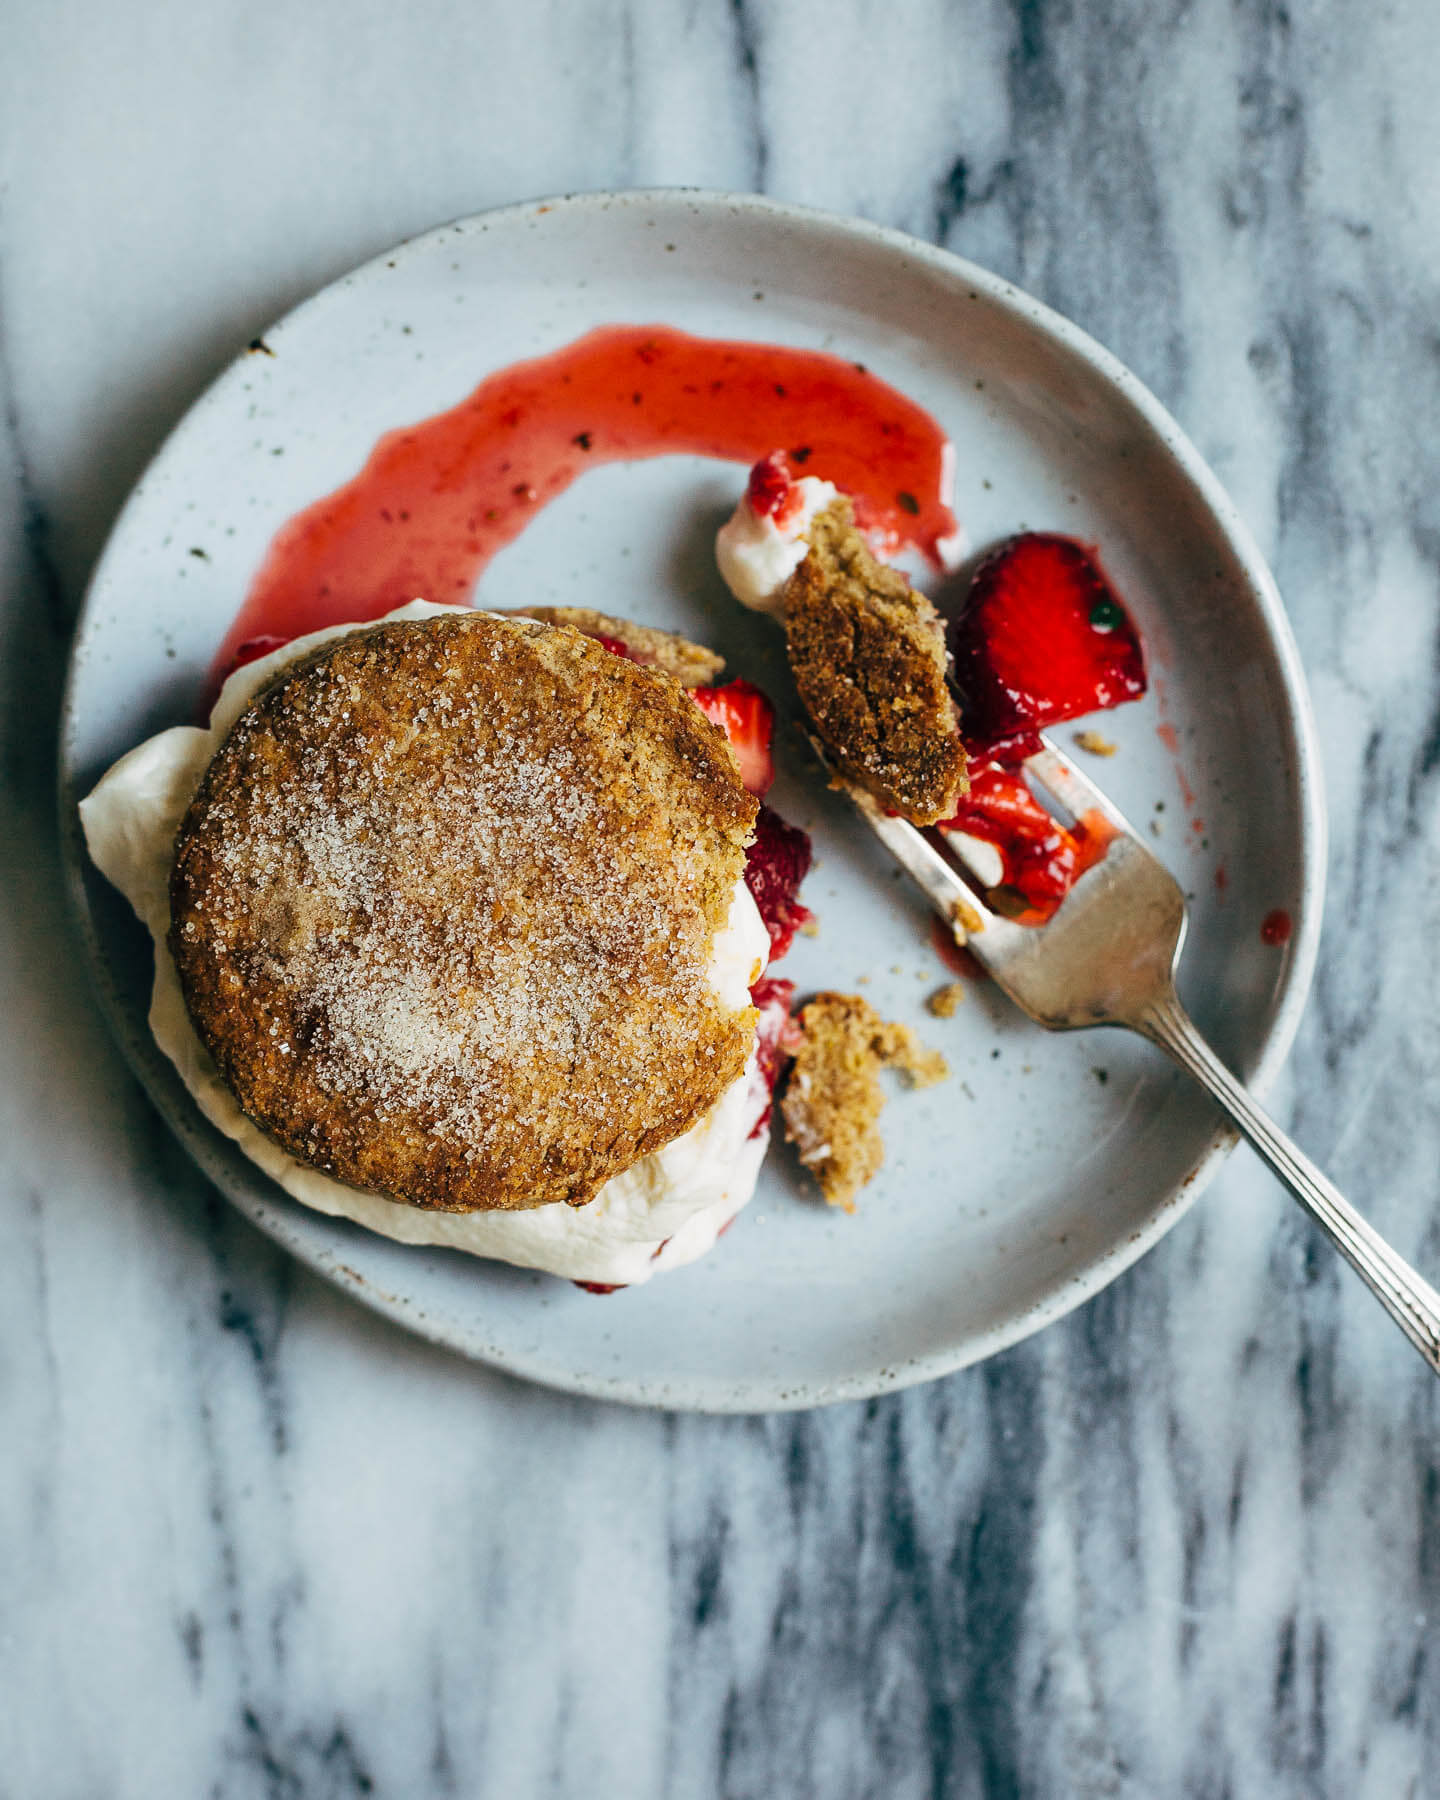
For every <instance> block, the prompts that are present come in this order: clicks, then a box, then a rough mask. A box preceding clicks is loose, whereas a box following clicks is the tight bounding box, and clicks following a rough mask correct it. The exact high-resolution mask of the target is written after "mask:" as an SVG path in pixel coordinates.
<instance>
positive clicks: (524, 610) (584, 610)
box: [511, 606, 725, 688]
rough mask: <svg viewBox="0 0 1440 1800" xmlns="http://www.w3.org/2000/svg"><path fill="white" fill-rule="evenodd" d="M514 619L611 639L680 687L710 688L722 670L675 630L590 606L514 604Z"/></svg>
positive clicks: (717, 659)
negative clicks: (663, 672)
mask: <svg viewBox="0 0 1440 1800" xmlns="http://www.w3.org/2000/svg"><path fill="white" fill-rule="evenodd" d="M511 610H512V613H513V615H514V616H515V617H517V618H522V619H541V620H543V621H544V622H545V623H546V624H547V625H569V626H571V627H573V629H574V630H576V631H583V632H584V633H585V635H586V637H607V638H614V639H615V641H616V643H619V644H623V645H624V646H625V648H626V649H627V650H628V651H630V653H631V654H632V655H633V656H634V657H635V659H636V661H637V662H642V663H649V664H650V666H651V667H652V668H656V669H663V670H664V671H665V673H666V674H667V675H673V676H674V677H675V679H676V680H677V681H678V682H679V683H680V685H681V687H687V688H690V687H713V686H714V684H715V683H716V682H717V681H718V680H719V679H720V677H721V676H722V675H723V674H724V673H725V658H724V657H723V656H717V655H716V653H715V652H714V651H713V650H707V649H706V648H705V646H704V645H703V644H692V643H691V642H690V640H689V638H685V637H681V636H680V634H679V632H678V631H661V630H660V629H659V627H658V626H655V625H637V624H636V623H635V622H634V620H633V619H617V618H615V617H614V615H613V614H611V613H602V612H596V611H594V609H593V608H591V607H589V606H517V607H514V608H512V609H511Z"/></svg>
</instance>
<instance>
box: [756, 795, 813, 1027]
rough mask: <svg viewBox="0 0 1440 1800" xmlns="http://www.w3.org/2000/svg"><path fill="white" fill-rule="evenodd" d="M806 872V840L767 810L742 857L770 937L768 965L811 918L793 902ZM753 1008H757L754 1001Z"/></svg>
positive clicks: (776, 960) (762, 809) (807, 857)
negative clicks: (753, 838) (752, 841)
mask: <svg viewBox="0 0 1440 1800" xmlns="http://www.w3.org/2000/svg"><path fill="white" fill-rule="evenodd" d="M809 872H810V838H809V836H808V834H807V833H806V832H803V831H802V830H801V829H800V827H799V826H798V825H787V824H786V822H785V821H784V819H782V818H781V817H780V815H779V813H777V812H774V811H772V810H771V808H770V807H768V806H762V807H761V808H760V816H759V817H758V818H757V819H756V821H755V841H754V843H753V844H751V846H750V848H749V849H748V850H747V851H746V853H745V885H746V887H748V888H749V890H750V894H751V897H752V898H753V899H754V901H755V904H756V906H757V907H758V908H759V909H760V917H761V918H762V919H763V920H764V921H765V929H766V930H767V931H768V932H769V933H770V961H771V962H772V963H776V962H779V960H780V958H781V957H782V956H783V955H784V954H785V952H786V951H787V950H788V949H789V948H790V943H791V940H792V939H793V938H794V936H795V933H796V932H797V931H798V930H799V929H800V927H801V926H802V925H803V924H805V923H806V921H807V920H809V919H810V918H812V917H813V914H812V913H811V911H810V908H809V907H808V906H802V905H801V904H800V901H799V899H798V898H797V896H798V894H799V892H800V883H801V882H802V881H803V880H804V879H805V877H806V875H808V874H809ZM755 1004H756V1005H757V1006H758V1005H759V1004H760V1003H759V1001H758V1000H757V1001H756V1003H755Z"/></svg>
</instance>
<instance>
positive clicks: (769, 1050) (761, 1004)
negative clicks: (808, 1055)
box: [750, 975, 795, 1138]
mask: <svg viewBox="0 0 1440 1800" xmlns="http://www.w3.org/2000/svg"><path fill="white" fill-rule="evenodd" d="M794 998H795V983H794V982H793V981H780V980H777V979H776V977H775V976H773V975H762V976H761V977H760V979H759V981H757V982H756V983H755V985H754V987H752V988H751V990H750V1000H751V1004H752V1005H754V1006H755V1007H756V1008H757V1009H758V1010H759V1013H760V1022H759V1024H758V1025H757V1026H756V1028H755V1042H756V1051H757V1058H756V1060H757V1061H758V1062H759V1065H760V1074H761V1076H762V1077H763V1079H764V1082H765V1086H766V1087H767V1088H768V1089H769V1091H770V1095H771V1101H772V1103H771V1105H768V1106H767V1107H766V1108H765V1110H764V1112H763V1113H761V1115H760V1117H759V1118H758V1119H757V1120H756V1121H755V1125H754V1128H753V1129H752V1131H751V1133H750V1135H751V1137H752V1138H753V1137H759V1135H760V1133H761V1132H762V1131H764V1129H765V1127H766V1126H767V1125H768V1124H769V1123H770V1114H771V1112H772V1111H773V1110H774V1106H773V1100H774V1094H775V1088H776V1085H777V1084H778V1082H779V1080H780V1077H781V1075H782V1074H783V1073H784V1070H785V1065H786V1063H787V1062H789V1060H790V1057H789V1054H788V1052H787V1051H786V1050H785V1048H784V1045H783V1043H782V1039H783V1038H784V1035H785V1028H786V1026H788V1025H789V1023H790V1002H791V1001H792V1000H793V999H794Z"/></svg>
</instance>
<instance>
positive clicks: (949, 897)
mask: <svg viewBox="0 0 1440 1800" xmlns="http://www.w3.org/2000/svg"><path fill="white" fill-rule="evenodd" d="M806 736H807V737H808V738H809V740H810V747H811V749H812V750H813V751H814V752H815V755H816V757H817V759H818V760H819V763H820V767H821V768H822V769H824V771H825V773H826V774H827V775H828V776H829V777H830V785H831V786H832V787H835V788H839V789H840V790H841V791H842V792H843V793H844V794H845V795H846V796H847V797H848V799H849V800H850V803H851V805H852V806H853V807H854V808H855V810H856V812H858V813H859V815H860V817H861V818H862V819H864V821H865V823H866V824H867V825H868V826H869V827H870V829H871V830H872V831H873V832H874V833H875V835H876V837H877V838H879V840H880V842H881V843H882V844H883V845H884V846H885V848H886V849H887V850H888V851H889V852H890V854H891V856H893V857H894V858H895V861H896V862H897V863H899V865H900V867H901V868H902V869H904V871H905V872H906V874H907V875H909V876H910V878H911V879H912V880H913V881H914V882H915V883H916V885H917V886H918V887H919V888H920V889H921V890H922V891H923V893H924V894H925V896H926V898H927V899H928V900H929V902H930V904H931V906H932V907H933V908H934V910H935V911H936V912H937V913H938V914H939V915H940V917H941V918H942V919H943V920H944V921H945V923H946V924H947V925H949V927H950V929H951V931H952V932H953V933H954V936H955V941H956V943H957V944H963V943H965V942H966V940H967V939H968V938H969V937H971V936H973V935H975V934H976V933H979V932H985V931H991V930H1003V929H1004V928H1005V927H1006V925H1007V924H1008V923H1009V921H1008V920H1006V919H1004V918H1002V917H1001V916H1000V915H999V914H998V913H993V912H991V910H990V908H989V907H988V906H986V904H985V902H984V900H983V899H982V898H981V896H980V894H979V892H978V891H977V889H976V888H975V886H974V885H973V883H972V882H971V881H970V880H969V879H968V878H967V876H966V875H965V874H964V873H963V872H962V871H961V870H960V869H957V868H956V866H955V864H954V863H952V862H950V861H949V859H948V858H946V857H944V856H942V855H941V854H940V852H939V851H938V850H937V849H936V848H935V846H934V845H933V844H932V843H931V842H930V840H929V839H928V838H927V837H926V836H925V835H924V833H923V832H921V831H918V830H917V829H916V828H915V826H913V825H912V824H910V823H909V821H908V820H906V819H901V818H897V817H895V816H894V815H893V814H891V813H887V812H886V811H885V809H884V807H883V806H881V805H880V803H879V801H878V800H876V799H874V798H873V796H871V795H870V794H867V793H866V792H865V790H864V789H863V788H860V787H856V786H855V785H854V783H852V782H849V781H846V780H844V778H843V777H842V776H840V775H837V774H836V772H835V768H834V765H833V764H832V763H831V761H830V758H829V756H828V755H827V754H826V751H825V746H824V745H823V744H822V743H821V742H820V740H819V739H818V738H817V737H816V736H815V735H814V734H813V733H811V732H807V733H806Z"/></svg>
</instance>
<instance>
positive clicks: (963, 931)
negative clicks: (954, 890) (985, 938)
mask: <svg viewBox="0 0 1440 1800" xmlns="http://www.w3.org/2000/svg"><path fill="white" fill-rule="evenodd" d="M950 929H951V931H952V932H954V934H955V942H956V943H957V944H964V942H965V941H966V939H967V938H972V937H979V935H980V933H981V932H982V931H983V930H984V929H985V921H984V920H983V919H982V918H981V917H980V914H979V913H978V912H977V911H976V910H975V908H974V907H973V906H971V904H970V903H969V901H968V900H952V901H951V902H950Z"/></svg>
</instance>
